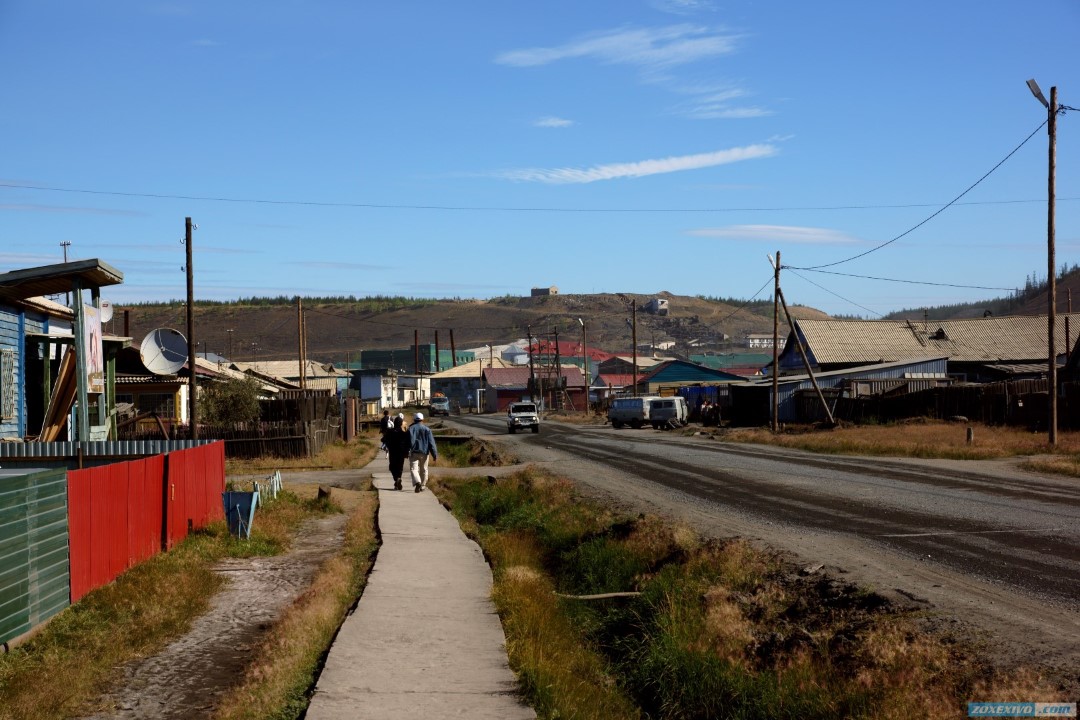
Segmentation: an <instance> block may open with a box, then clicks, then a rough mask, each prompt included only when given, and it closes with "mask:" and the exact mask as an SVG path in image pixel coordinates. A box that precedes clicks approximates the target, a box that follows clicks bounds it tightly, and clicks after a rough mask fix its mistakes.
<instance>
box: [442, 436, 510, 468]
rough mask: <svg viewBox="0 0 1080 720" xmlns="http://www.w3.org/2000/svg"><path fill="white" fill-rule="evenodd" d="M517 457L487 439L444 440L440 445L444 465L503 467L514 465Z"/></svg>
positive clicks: (456, 466)
mask: <svg viewBox="0 0 1080 720" xmlns="http://www.w3.org/2000/svg"><path fill="white" fill-rule="evenodd" d="M517 461H518V460H517V458H516V457H515V456H514V455H513V454H512V453H510V452H508V451H506V450H504V449H502V448H500V447H499V446H497V445H495V444H493V443H490V442H488V441H486V440H477V439H475V438H474V439H472V440H468V441H466V442H443V443H441V444H440V445H439V464H440V465H442V466H444V467H454V468H466V467H502V466H503V465H513V464H515V463H516V462H517Z"/></svg>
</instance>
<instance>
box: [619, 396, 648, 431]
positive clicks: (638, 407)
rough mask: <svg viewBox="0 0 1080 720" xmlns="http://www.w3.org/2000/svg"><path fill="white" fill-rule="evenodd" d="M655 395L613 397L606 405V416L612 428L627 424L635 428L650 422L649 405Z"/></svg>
mask: <svg viewBox="0 0 1080 720" xmlns="http://www.w3.org/2000/svg"><path fill="white" fill-rule="evenodd" d="M659 399H660V398H658V397H656V396H647V397H628V398H615V399H614V400H612V401H611V405H610V406H609V407H608V411H607V417H608V421H610V422H611V426H612V427H614V428H621V427H622V426H623V425H629V426H630V427H632V428H634V429H635V430H636V429H638V428H639V427H641V426H642V425H645V424H647V423H649V422H650V420H649V405H650V403H651V402H652V401H653V400H659Z"/></svg>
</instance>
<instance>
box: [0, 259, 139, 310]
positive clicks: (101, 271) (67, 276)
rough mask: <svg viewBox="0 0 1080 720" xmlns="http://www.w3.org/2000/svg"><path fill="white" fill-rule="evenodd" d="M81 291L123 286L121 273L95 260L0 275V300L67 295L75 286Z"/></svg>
mask: <svg viewBox="0 0 1080 720" xmlns="http://www.w3.org/2000/svg"><path fill="white" fill-rule="evenodd" d="M76 282H79V283H80V284H81V285H82V287H83V288H95V287H98V288H100V287H105V286H107V285H118V284H120V283H122V282H124V273H122V272H120V271H119V270H117V269H116V268H114V267H113V266H111V265H109V264H108V263H106V262H102V261H101V260H98V259H97V258H92V259H90V260H75V261H73V262H69V263H57V264H55V265H42V266H40V267H32V268H25V269H23V270H13V271H12V272H7V273H3V274H0V297H5V298H8V299H10V300H23V299H25V298H30V297H38V296H42V295H59V294H60V293H64V292H69V291H71V290H72V289H73V288H74V286H75V283H76Z"/></svg>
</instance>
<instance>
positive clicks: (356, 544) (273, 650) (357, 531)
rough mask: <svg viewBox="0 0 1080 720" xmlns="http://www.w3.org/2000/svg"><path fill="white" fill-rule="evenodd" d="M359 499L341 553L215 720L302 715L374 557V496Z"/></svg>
mask: <svg viewBox="0 0 1080 720" xmlns="http://www.w3.org/2000/svg"><path fill="white" fill-rule="evenodd" d="M360 495H361V498H360V502H359V503H358V504H357V506H356V507H355V508H354V509H353V511H352V512H351V513H350V515H349V519H348V522H347V524H346V528H345V545H344V546H343V548H342V550H341V552H339V553H338V554H337V555H335V556H334V557H332V558H331V559H329V560H328V561H326V563H324V564H323V567H322V568H320V569H319V572H318V574H317V575H316V576H315V578H314V580H313V581H312V584H311V587H309V588H308V589H307V591H306V592H304V594H303V595H301V596H300V598H298V599H297V601H296V602H295V603H294V604H293V605H292V606H291V607H290V608H289V609H288V610H287V611H286V612H285V614H284V615H283V616H282V617H281V619H280V620H278V622H277V623H276V624H275V626H274V628H273V629H272V630H271V631H270V633H269V634H268V635H267V637H266V639H265V640H264V641H263V643H262V644H261V645H260V647H259V648H258V650H257V651H256V653H255V659H254V661H253V662H252V665H251V667H250V670H249V672H247V673H246V675H245V680H244V682H243V684H242V685H240V686H239V687H238V688H235V689H233V690H231V691H230V692H229V693H228V694H227V695H226V696H225V697H224V698H223V700H222V705H221V706H220V707H219V708H218V712H217V714H216V716H215V717H216V718H218V719H219V720H247V719H249V718H250V719H251V720H292V719H293V718H298V717H300V716H301V715H302V714H303V713H304V711H305V710H306V709H307V705H308V699H309V697H310V695H309V691H310V689H311V687H312V685H313V683H314V679H315V674H316V672H317V671H318V668H319V666H320V664H321V661H322V658H323V656H324V653H325V652H326V650H327V649H328V648H329V647H330V644H331V642H332V641H333V638H334V634H335V633H336V632H337V629H338V627H340V625H341V623H342V621H343V620H344V618H345V613H346V612H347V611H348V609H349V608H350V607H351V606H352V605H353V603H354V602H355V601H356V598H357V597H358V596H359V594H360V591H361V590H362V589H363V586H364V583H365V582H366V580H367V575H368V571H369V570H370V569H371V564H372V562H373V560H374V557H375V550H376V548H377V540H376V537H375V511H376V507H377V505H378V495H377V494H376V493H375V492H371V491H365V492H362V493H361V494H360Z"/></svg>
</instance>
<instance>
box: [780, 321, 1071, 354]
mask: <svg viewBox="0 0 1080 720" xmlns="http://www.w3.org/2000/svg"><path fill="white" fill-rule="evenodd" d="M1066 317H1069V318H1070V320H1069V323H1070V326H1071V327H1074V328H1076V329H1077V330H1080V325H1078V324H1077V322H1078V321H1080V314H1077V313H1073V314H1071V315H1070V314H1066V313H1060V314H1058V315H1057V323H1056V325H1055V331H1054V333H1055V334H1054V339H1055V344H1056V345H1057V352H1058V353H1063V352H1065V351H1066V338H1065V318H1066ZM795 323H796V325H797V326H798V328H799V331H800V334H801V335H802V337H803V338H805V340H806V343H807V346H808V347H809V349H810V351H811V353H812V354H813V357H814V359H815V360H816V361H817V363H818V364H819V365H831V364H866V363H878V362H892V361H897V360H907V359H910V358H919V357H928V356H947V357H948V358H949V361H950V362H1017V361H1038V360H1040V359H1042V358H1045V357H1046V355H1047V350H1048V348H1047V317H1046V316H1045V315H1014V316H1002V317H982V318H966V319H962V320H937V321H934V322H928V323H925V324H924V323H923V322H915V321H910V320H796V321H795ZM794 352H797V351H796V348H795V343H791V342H789V343H788V344H787V346H786V347H785V349H784V355H785V356H788V355H789V353H794ZM781 366H783V363H781Z"/></svg>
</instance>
